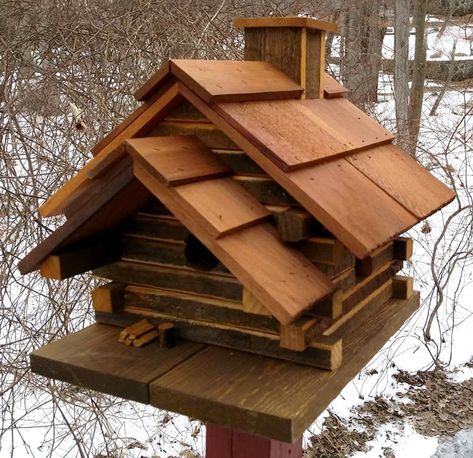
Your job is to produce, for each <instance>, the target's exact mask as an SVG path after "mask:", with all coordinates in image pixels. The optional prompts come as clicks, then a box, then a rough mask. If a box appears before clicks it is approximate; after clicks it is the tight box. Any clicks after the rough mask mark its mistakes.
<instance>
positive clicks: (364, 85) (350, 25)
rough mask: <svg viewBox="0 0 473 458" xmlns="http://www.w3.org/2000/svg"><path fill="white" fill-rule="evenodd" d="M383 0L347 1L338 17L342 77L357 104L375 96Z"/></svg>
mask: <svg viewBox="0 0 473 458" xmlns="http://www.w3.org/2000/svg"><path fill="white" fill-rule="evenodd" d="M384 14H385V5H384V1H378V0H376V1H375V0H361V1H360V2H357V3H356V4H355V3H354V2H351V3H350V5H349V7H348V8H347V10H346V11H344V14H343V15H342V17H343V19H342V20H341V21H340V22H341V23H342V24H341V32H342V35H343V40H342V41H343V47H341V51H342V50H343V53H344V55H343V57H342V59H341V60H342V64H343V65H342V67H341V72H342V80H343V81H344V83H345V85H346V86H347V88H348V89H349V90H350V95H349V97H350V99H351V100H352V101H353V102H354V103H357V104H359V105H363V104H367V103H373V102H376V101H377V97H378V77H379V71H380V70H381V57H382V56H381V51H382V46H383V38H384V34H385V24H384V22H385V21H384Z"/></svg>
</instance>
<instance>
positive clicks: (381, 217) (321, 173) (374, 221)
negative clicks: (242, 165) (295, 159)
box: [180, 86, 418, 258]
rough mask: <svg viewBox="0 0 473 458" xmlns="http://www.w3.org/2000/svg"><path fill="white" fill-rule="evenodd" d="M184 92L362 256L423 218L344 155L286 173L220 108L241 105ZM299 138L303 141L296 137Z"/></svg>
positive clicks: (288, 145) (354, 251)
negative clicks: (207, 101)
mask: <svg viewBox="0 0 473 458" xmlns="http://www.w3.org/2000/svg"><path fill="white" fill-rule="evenodd" d="M180 90H181V93H182V94H183V95H184V96H185V97H186V98H187V99H188V100H189V101H190V102H191V103H193V104H194V105H195V106H196V108H197V109H199V110H200V111H201V112H202V113H203V114H205V116H207V118H209V119H210V120H211V121H213V122H214V123H215V124H216V125H217V126H218V127H219V128H220V129H222V131H223V132H225V134H226V135H228V136H229V137H230V138H231V139H232V140H233V141H234V142H235V143H236V144H238V145H239V146H240V147H241V148H242V149H243V150H244V151H245V152H246V153H247V154H248V155H249V156H250V157H251V158H252V159H253V160H254V161H255V162H256V163H257V164H258V165H259V166H260V167H261V168H263V169H264V170H265V171H266V173H268V174H269V175H270V176H271V177H272V178H273V179H274V180H276V181H277V182H278V183H279V184H280V185H281V186H282V187H284V189H286V191H287V192H289V193H290V194H291V195H292V196H293V197H294V198H295V199H296V200H297V201H298V202H299V203H300V204H301V205H303V206H304V207H305V208H306V209H307V210H308V211H309V212H310V213H311V214H312V215H313V216H314V217H315V218H317V219H318V220H319V221H320V222H321V223H322V224H323V225H325V226H326V227H327V228H328V229H329V230H330V231H331V232H332V233H333V234H334V235H335V236H336V237H337V238H338V239H340V241H341V242H342V243H343V244H344V245H345V246H347V247H348V248H349V249H350V251H352V252H353V253H354V254H355V255H356V256H357V257H359V258H364V257H366V256H367V255H369V254H370V253H371V252H372V251H374V250H375V249H376V248H378V247H379V246H381V245H383V244H385V243H386V242H388V241H389V240H390V239H391V238H392V237H394V236H396V235H397V234H399V233H401V232H404V231H405V230H407V229H408V228H409V227H411V226H413V225H414V224H416V223H417V222H418V218H416V217H415V216H414V215H412V214H411V213H410V212H409V211H407V210H406V209H405V208H404V207H403V206H401V205H400V204H399V203H398V202H397V201H396V200H395V199H393V198H392V197H391V196H390V195H389V194H388V193H386V192H385V191H384V190H382V189H381V188H380V187H379V186H377V185H376V184H375V183H373V181H372V180H370V179H369V178H367V177H366V176H365V175H364V174H363V173H361V172H360V171H359V170H358V169H356V168H355V167H354V166H353V165H352V164H350V163H349V162H348V161H347V160H346V159H345V158H344V157H335V158H333V157H332V158H331V160H327V161H325V162H321V163H316V164H312V165H306V166H305V168H301V169H299V170H298V169H296V170H292V171H288V172H285V171H284V170H282V169H281V168H280V167H279V166H278V165H276V163H275V162H274V161H273V160H272V159H269V158H268V156H267V154H263V153H265V151H264V150H263V149H262V147H261V146H260V142H258V141H257V139H256V138H255V137H254V136H251V135H249V134H248V132H247V131H242V130H241V129H236V128H235V126H234V124H232V123H231V122H230V121H229V120H228V119H229V117H228V116H226V117H223V116H222V115H221V114H220V113H221V110H219V108H220V107H221V106H228V105H232V106H234V105H236V104H216V105H213V106H211V107H209V106H208V105H206V104H205V103H204V102H203V101H202V100H200V99H199V98H198V97H197V96H196V95H195V94H193V93H192V92H191V91H189V90H188V89H187V88H186V87H184V86H180ZM333 101H334V100H332V101H330V103H331V102H333ZM271 103H275V104H277V103H278V102H271ZM262 121H263V120H262ZM265 135H266V134H265ZM265 138H268V136H267V135H266V136H265ZM305 141H308V140H307V139H306V140H305ZM314 141H315V139H314ZM294 142H296V143H297V142H298V138H297V136H296V137H295V138H294ZM277 144H279V143H277ZM285 145H286V143H285ZM290 146H291V145H290V144H287V147H290Z"/></svg>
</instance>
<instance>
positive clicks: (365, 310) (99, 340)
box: [19, 17, 454, 442]
mask: <svg viewBox="0 0 473 458" xmlns="http://www.w3.org/2000/svg"><path fill="white" fill-rule="evenodd" d="M234 25H235V26H236V27H240V28H243V29H244V35H245V60H243V61H218V60H174V59H172V60H170V61H168V62H164V63H163V64H162V66H161V68H160V69H159V70H158V71H157V73H156V74H154V75H153V76H152V77H151V78H150V79H149V80H148V81H147V82H146V83H145V84H144V85H143V86H142V87H140V88H139V89H138V90H137V91H136V93H135V96H136V99H137V100H138V101H140V102H141V105H140V106H139V107H138V108H137V109H136V110H135V111H134V112H132V113H131V114H130V115H129V116H128V117H127V118H126V119H125V120H124V121H123V122H122V123H121V124H120V125H118V126H117V127H116V128H115V129H114V130H112V131H111V132H110V133H109V134H108V135H107V136H106V137H105V138H103V139H102V140H101V141H100V142H99V143H98V144H97V145H96V146H95V147H94V148H93V150H92V153H93V154H94V158H93V159H92V160H90V162H88V163H87V164H86V165H85V167H84V168H83V169H82V170H80V171H79V172H78V173H77V174H76V175H75V176H74V177H73V178H72V179H70V180H69V181H68V182H67V183H66V184H65V185H64V186H63V187H62V188H61V189H59V190H58V191H57V192H56V193H55V194H54V195H52V196H51V197H50V198H49V200H47V201H46V202H45V203H44V204H43V205H42V207H41V208H40V212H41V214H42V216H43V217H48V216H53V215H59V214H64V215H65V216H66V218H67V220H66V222H65V223H64V224H63V225H62V226H61V227H59V228H58V229H57V230H56V231H54V232H53V233H52V234H51V235H50V236H49V237H48V238H46V239H45V240H44V241H43V242H42V243H40V244H39V245H38V246H36V247H35V248H34V249H33V250H32V251H31V252H30V253H29V254H28V255H27V256H26V257H25V258H24V259H23V260H22V261H21V263H20V266H19V267H20V270H21V272H22V273H23V274H26V273H28V272H32V271H35V270H39V272H40V274H41V275H43V276H45V277H47V278H54V279H57V280H62V279H65V278H68V277H71V276H73V275H75V274H79V273H82V272H85V271H89V270H92V271H93V274H94V275H96V276H98V277H100V278H103V279H107V280H109V281H110V282H109V283H106V284H104V285H103V286H100V287H98V288H97V289H95V290H94V291H93V293H92V300H93V307H94V308H95V314H96V320H97V324H95V325H92V326H90V327H89V328H87V329H85V330H83V331H81V332H78V333H76V334H72V335H69V336H66V337H64V338H63V339H61V340H60V341H58V342H53V343H50V344H49V345H47V346H45V347H43V348H41V349H39V350H37V351H36V352H34V353H33V355H32V366H33V370H34V371H36V372H37V373H39V374H43V375H46V376H50V377H55V378H60V379H62V380H65V381H70V382H73V383H76V384H80V385H83V386H87V387H90V388H94V389H97V390H100V391H104V392H108V393H112V394H114V395H118V396H121V397H125V398H128V399H135V400H138V401H141V402H144V403H151V404H153V405H155V406H157V407H161V408H166V409H169V410H173V411H176V412H180V413H183V414H186V415H191V416H194V417H197V418H200V419H203V420H207V421H212V422H216V423H219V424H223V425H226V426H232V427H235V428H237V429H241V430H245V431H250V432H252V433H255V434H259V435H263V436H267V437H272V438H275V439H278V440H282V441H289V442H290V441H293V440H294V439H295V438H297V437H299V436H300V435H301V434H302V432H303V431H304V429H305V428H306V427H307V426H308V425H309V424H310V423H311V421H313V420H314V418H315V417H316V416H317V415H318V414H319V413H320V412H321V411H322V410H323V409H324V408H325V407H326V406H327V405H328V404H329V402H330V401H331V400H332V399H333V398H334V397H335V396H336V395H337V394H338V393H339V391H340V390H341V388H342V387H343V386H344V385H345V384H346V383H347V382H348V381H349V380H350V379H351V378H352V377H353V376H354V375H355V374H356V373H357V372H358V371H359V370H360V369H361V368H362V367H363V365H364V364H366V363H367V362H368V360H369V359H370V358H371V357H372V356H373V355H374V353H375V352H376V351H377V350H378V349H379V348H380V347H381V346H382V345H383V344H384V343H385V342H386V340H387V339H388V338H389V337H390V336H391V335H392V334H393V333H394V332H395V331H396V330H397V329H399V327H400V326H401V325H402V323H403V322H404V321H405V320H406V319H407V318H408V317H409V316H410V315H411V314H412V313H413V311H414V310H415V309H416V308H417V307H418V304H419V295H418V293H417V292H415V291H413V287H412V279H411V278H406V277H403V276H400V275H398V273H399V271H400V270H401V269H402V265H403V261H404V260H406V259H408V258H409V257H410V255H411V252H412V242H411V241H410V240H409V239H408V238H405V237H399V234H402V233H403V232H405V231H406V230H407V229H409V228H410V227H412V226H413V225H415V224H417V223H418V222H419V221H421V220H423V219H424V218H426V217H427V216H429V215H430V214H432V213H433V212H435V211H436V210H438V209H439V208H441V207H443V206H444V205H446V204H447V203H449V202H450V201H451V200H452V199H453V198H454V193H453V192H452V191H450V190H449V189H448V188H447V187H445V186H444V185H443V184H442V183H440V182H439V181H438V180H437V179H436V178H434V177H433V176H432V175H430V174H429V173H428V172H427V171H426V170H425V169H424V168H422V167H421V166H420V165H419V164H417V163H416V162H415V161H414V160H413V159H412V158H411V157H410V156H409V155H407V154H406V153H404V152H403V151H401V150H399V148H398V147H397V146H396V145H395V144H393V138H394V137H393V135H392V134H391V133H390V132H388V131H387V130H386V129H384V128H383V127H382V126H381V125H379V124H378V123H377V122H376V121H375V120H373V119H371V118H370V117H369V116H368V115H366V114H365V113H364V112H362V111H361V110H359V109H358V108H357V107H355V106H354V105H353V104H352V103H350V101H349V100H348V99H347V97H346V94H347V91H346V90H345V89H344V88H343V87H342V86H341V85H340V84H339V83H338V82H336V81H335V80H334V79H332V78H331V77H330V76H328V75H327V74H326V73H325V70H324V68H325V57H324V50H325V34H326V32H334V31H335V30H336V27H335V26H334V25H333V24H330V23H326V22H321V21H317V20H314V19H308V18H301V17H295V18H256V19H237V20H235V21H234ZM143 319H146V320H147V321H146V322H147V326H151V328H153V335H155V336H158V335H159V333H160V332H162V327H161V330H160V328H159V325H163V324H166V325H170V326H172V327H173V330H174V337H175V344H174V345H173V346H172V347H170V348H163V347H165V345H161V346H160V345H159V343H158V342H157V340H154V341H152V342H150V343H149V344H147V345H144V346H142V347H139V346H137V347H135V346H133V345H130V346H127V345H123V343H120V342H118V338H119V335H120V330H121V329H122V328H129V326H133V325H134V324H135V323H137V322H140V321H141V320H143ZM128 343H130V342H128ZM161 343H162V342H161ZM104 349H106V351H104ZM262 374H263V375H266V377H262Z"/></svg>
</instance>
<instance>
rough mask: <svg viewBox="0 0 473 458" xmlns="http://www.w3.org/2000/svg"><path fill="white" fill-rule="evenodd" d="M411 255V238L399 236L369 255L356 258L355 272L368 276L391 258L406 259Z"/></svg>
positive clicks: (391, 259)
mask: <svg viewBox="0 0 473 458" xmlns="http://www.w3.org/2000/svg"><path fill="white" fill-rule="evenodd" d="M411 256H412V240H411V239H409V238H407V237H399V238H397V239H395V240H394V241H392V242H389V243H387V244H386V245H384V246H382V247H380V248H378V249H377V250H376V251H375V252H374V253H372V254H371V256H367V257H366V258H363V259H357V260H356V274H357V275H359V276H362V277H368V276H370V275H371V274H372V273H373V272H374V271H376V270H377V269H379V268H380V267H382V266H384V265H386V264H388V263H389V262H391V261H393V260H396V259H397V260H407V259H409V258H410V257H411Z"/></svg>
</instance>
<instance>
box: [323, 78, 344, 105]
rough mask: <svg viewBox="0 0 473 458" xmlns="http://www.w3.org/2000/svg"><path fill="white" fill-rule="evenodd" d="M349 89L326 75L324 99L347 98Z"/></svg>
mask: <svg viewBox="0 0 473 458" xmlns="http://www.w3.org/2000/svg"><path fill="white" fill-rule="evenodd" d="M347 95H348V89H347V88H345V87H344V86H342V85H341V84H340V83H339V82H338V81H337V80H336V79H335V78H333V77H332V76H330V75H328V74H327V73H326V74H325V82H324V97H325V98H326V99H333V98H336V97H346V96H347Z"/></svg>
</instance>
